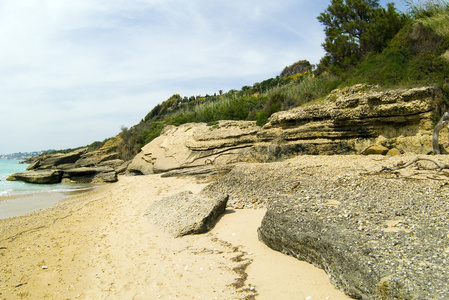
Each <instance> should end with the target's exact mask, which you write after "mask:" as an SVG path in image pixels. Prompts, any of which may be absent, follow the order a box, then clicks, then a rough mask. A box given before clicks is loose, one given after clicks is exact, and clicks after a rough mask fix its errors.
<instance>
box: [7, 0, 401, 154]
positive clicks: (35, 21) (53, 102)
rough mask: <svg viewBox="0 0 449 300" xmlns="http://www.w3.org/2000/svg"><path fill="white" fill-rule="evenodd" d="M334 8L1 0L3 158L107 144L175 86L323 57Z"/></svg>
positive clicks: (322, 3) (243, 76)
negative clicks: (327, 19) (325, 16)
mask: <svg viewBox="0 0 449 300" xmlns="http://www.w3.org/2000/svg"><path fill="white" fill-rule="evenodd" d="M387 2H395V1H380V3H381V4H382V5H383V6H385V4H386V3H387ZM329 4H330V0H329V1H327V0H316V1H310V0H277V1H273V0H271V1H267V0H214V1H207V0H177V1H174V0H76V1H73V0H70V1H69V0H2V1H0V39H1V41H2V43H1V47H0V154H10V153H15V152H31V151H40V150H47V149H67V148H76V147H80V146H85V145H88V144H91V143H92V142H94V141H103V140H104V139H106V138H109V137H112V136H115V135H117V134H118V133H119V132H120V128H121V127H123V126H124V127H131V126H133V125H135V124H137V123H138V122H139V121H140V120H141V119H143V118H144V117H145V115H146V114H147V113H148V112H149V111H150V110H151V109H152V108H153V107H154V106H155V105H157V104H158V103H161V102H163V101H164V100H166V99H168V98H169V97H170V96H171V95H173V94H180V95H181V96H187V97H190V96H197V95H205V94H214V93H218V91H219V90H222V91H228V90H230V89H240V88H241V87H242V86H245V85H253V84H254V83H256V82H261V81H263V80H265V79H268V78H271V77H275V76H277V75H279V74H280V72H281V71H282V69H283V68H284V67H285V66H288V65H291V64H292V63H294V62H296V61H298V60H303V59H306V60H308V61H310V62H311V63H312V64H316V63H318V62H319V61H320V59H321V58H322V57H323V56H324V50H323V48H322V46H321V44H322V43H323V41H324V38H325V37H324V32H323V29H324V27H323V26H322V25H321V24H320V23H319V22H318V21H317V19H316V17H317V16H318V15H319V14H320V13H321V12H323V11H325V9H326V8H327V7H328V5H329ZM396 7H397V8H399V9H404V8H403V5H402V1H401V0H400V1H396Z"/></svg>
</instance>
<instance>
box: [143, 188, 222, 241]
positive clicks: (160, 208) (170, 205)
mask: <svg viewBox="0 0 449 300" xmlns="http://www.w3.org/2000/svg"><path fill="white" fill-rule="evenodd" d="M227 202H228V196H227V195H226V196H219V197H207V196H203V195H195V194H193V193H192V192H181V193H178V194H176V195H173V196H169V197H165V198H163V199H162V200H160V201H158V202H156V203H154V204H153V205H151V206H150V207H149V208H148V210H147V215H148V217H149V219H150V223H151V224H153V225H154V226H156V227H158V228H160V229H161V230H162V231H164V232H166V233H168V234H169V235H171V236H173V237H181V236H184V235H188V234H199V233H205V232H207V231H209V230H211V229H212V228H213V227H214V226H215V224H216V223H217V220H218V218H219V217H220V216H221V215H222V214H223V213H224V211H225V210H226V204H227Z"/></svg>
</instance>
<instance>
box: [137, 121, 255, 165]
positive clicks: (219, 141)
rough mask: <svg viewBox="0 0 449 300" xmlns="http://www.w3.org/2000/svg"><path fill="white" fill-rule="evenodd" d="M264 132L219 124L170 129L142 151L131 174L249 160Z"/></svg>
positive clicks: (243, 125)
mask: <svg viewBox="0 0 449 300" xmlns="http://www.w3.org/2000/svg"><path fill="white" fill-rule="evenodd" d="M260 129H261V128H260V127H259V126H256V123H255V122H246V121H220V122H218V124H216V125H212V126H208V125H207V124H205V123H195V124H194V123H189V124H183V125H181V126H178V127H175V126H168V127H166V128H165V130H164V132H163V133H162V134H161V135H160V136H159V137H157V138H156V139H154V140H153V141H152V142H151V143H149V144H147V145H146V146H145V147H143V148H142V151H141V152H140V153H139V154H137V156H136V157H135V158H134V160H133V161H132V163H131V164H130V166H129V167H128V172H129V173H132V174H152V173H162V172H167V171H170V170H175V169H183V168H191V167H198V166H205V165H214V166H221V165H228V164H233V163H235V162H237V161H239V160H241V159H242V158H243V157H245V156H247V155H246V153H248V152H247V151H246V150H248V149H250V148H251V147H252V146H253V145H254V143H256V142H257V132H259V130H260Z"/></svg>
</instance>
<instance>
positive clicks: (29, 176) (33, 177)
mask: <svg viewBox="0 0 449 300" xmlns="http://www.w3.org/2000/svg"><path fill="white" fill-rule="evenodd" d="M61 179H62V172H61V171H59V170H41V171H36V172H21V173H15V174H13V175H11V176H9V177H8V178H6V180H8V181H23V182H28V183H39V184H53V183H59V182H61Z"/></svg>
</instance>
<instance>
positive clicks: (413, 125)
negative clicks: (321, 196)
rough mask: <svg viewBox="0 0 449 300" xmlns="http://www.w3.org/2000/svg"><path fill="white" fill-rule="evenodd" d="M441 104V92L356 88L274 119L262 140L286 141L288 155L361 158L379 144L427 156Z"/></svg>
mask: <svg viewBox="0 0 449 300" xmlns="http://www.w3.org/2000/svg"><path fill="white" fill-rule="evenodd" d="M441 103H442V94H441V91H440V90H439V89H438V88H435V87H420V88H413V89H402V90H387V91H378V90H377V89H376V88H375V87H371V86H365V85H356V86H353V87H350V88H345V89H342V90H335V91H333V92H332V93H331V94H330V95H329V96H328V97H327V98H326V99H325V100H324V101H323V103H322V104H316V105H311V106H307V107H298V108H295V109H292V110H289V111H285V112H278V113H275V114H273V115H272V116H271V117H270V121H269V123H268V124H267V125H266V126H264V130H263V131H261V132H260V134H259V138H260V139H261V140H266V141H272V140H279V141H282V143H283V144H281V145H280V146H279V147H280V148H283V150H282V152H284V153H291V152H293V153H298V154H299V153H301V154H325V155H326V154H357V153H360V152H361V151H362V150H363V149H365V148H367V147H368V146H369V145H372V144H376V143H379V144H381V145H382V146H385V147H387V148H393V147H395V148H397V149H398V150H399V151H402V152H414V153H422V154H427V153H430V152H431V151H432V130H433V120H434V116H436V115H439V114H441V111H440V110H441Z"/></svg>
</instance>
